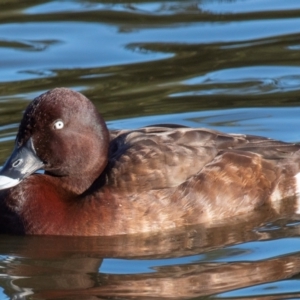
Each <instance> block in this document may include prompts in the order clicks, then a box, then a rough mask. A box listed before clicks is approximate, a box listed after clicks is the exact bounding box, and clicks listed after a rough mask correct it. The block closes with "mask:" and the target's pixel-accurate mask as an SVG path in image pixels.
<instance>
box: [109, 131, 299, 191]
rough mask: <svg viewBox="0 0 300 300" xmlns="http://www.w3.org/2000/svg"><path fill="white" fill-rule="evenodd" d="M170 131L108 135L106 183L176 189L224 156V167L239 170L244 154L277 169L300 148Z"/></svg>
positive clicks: (216, 134)
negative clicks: (266, 162)
mask: <svg viewBox="0 0 300 300" xmlns="http://www.w3.org/2000/svg"><path fill="white" fill-rule="evenodd" d="M174 127H175V126H172V127H171V126H170V127H168V126H164V127H163V126H160V127H158V126H153V127H146V128H142V129H140V130H136V131H129V130H128V131H124V130H123V131H111V144H110V153H109V165H110V169H111V172H110V173H109V174H110V176H109V179H110V184H113V185H114V186H123V185H127V184H130V186H132V185H134V186H135V188H137V187H140V188H141V189H145V188H149V189H151V188H152V189H162V188H169V187H175V186H178V185H180V184H182V183H184V182H185V181H187V180H188V179H189V178H190V177H191V176H195V175H196V174H198V173H199V172H201V170H203V168H204V167H207V166H209V165H210V164H212V163H214V162H216V160H218V161H220V159H221V160H222V157H224V154H225V153H227V156H228V155H230V161H227V160H224V163H225V162H226V164H227V163H230V164H237V165H238V166H239V167H240V169H241V171H242V169H243V162H242V157H245V155H246V156H250V157H260V158H261V160H267V161H268V162H269V163H271V164H273V165H274V168H275V166H281V165H282V164H284V163H285V162H288V161H289V159H292V158H293V157H294V156H295V153H297V151H298V150H299V149H300V145H299V144H290V143H284V142H280V141H276V140H272V139H268V138H264V137H259V136H252V135H243V134H226V133H222V132H218V131H215V130H209V129H202V128H200V129H193V128H187V127H176V128H174ZM255 154H258V156H256V155H255ZM245 164H247V162H246V161H245ZM245 167H246V165H245ZM295 171H297V166H295Z"/></svg>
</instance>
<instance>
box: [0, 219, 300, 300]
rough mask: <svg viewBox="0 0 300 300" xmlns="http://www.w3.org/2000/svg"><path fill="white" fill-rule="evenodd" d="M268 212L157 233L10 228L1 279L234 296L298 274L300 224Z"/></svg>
mask: <svg viewBox="0 0 300 300" xmlns="http://www.w3.org/2000/svg"><path fill="white" fill-rule="evenodd" d="M268 218H269V216H267V215H266V214H262V213H261V214H256V215H255V216H252V217H249V218H247V219H244V220H234V221H231V222H226V223H223V224H219V225H216V226H214V227H212V228H205V226H193V227H187V228H184V229H182V230H176V231H170V232H164V233H157V234H152V235H136V236H135V235H133V236H116V237H107V238H94V237H91V238H82V237H81V238H72V237H67V238H65V237H61V238H60V237H12V236H2V237H1V238H0V249H1V252H2V253H3V254H2V261H1V264H0V267H1V268H2V270H3V271H2V274H3V275H4V274H5V276H3V277H2V280H1V281H0V282H2V284H3V285H2V286H3V288H4V292H5V293H6V294H9V295H13V297H14V298H15V299H19V298H22V299H23V297H25V296H26V295H28V296H29V295H34V298H36V299H65V298H69V299H94V297H95V299H96V297H100V298H101V299H108V298H110V299H111V297H112V298H113V299H119V297H120V298H121V299H124V298H126V299H127V298H132V297H134V298H137V299H150V298H152V297H158V298H159V299H167V298H168V299H169V298H171V299H190V298H194V297H200V296H201V297H202V296H208V295H212V294H217V293H218V294H219V296H218V297H221V298H223V297H225V298H226V297H227V296H226V292H227V291H228V290H233V289H234V290H236V292H235V293H241V292H240V291H239V289H241V291H243V288H245V287H248V286H253V285H256V286H258V287H259V285H260V284H266V283H268V282H274V281H280V280H285V279H286V278H290V277H293V278H294V277H295V276H296V277H295V278H294V279H293V280H297V274H298V273H299V271H300V256H299V253H298V252H295V251H294V248H293V246H294V245H298V246H300V239H299V237H298V234H299V224H298V223H297V222H296V224H293V225H292V227H291V223H292V222H293V221H289V222H287V223H285V222H286V221H285V222H282V221H281V222H280V223H279V224H278V225H277V226H276V225H275V224H273V225H272V226H270V224H269V225H266V227H256V226H257V225H258V224H261V222H266V221H267V219H268ZM253 228H256V230H253ZM279 228H280V230H279ZM287 233H288V234H287ZM254 241H255V242H254ZM282 244H284V246H283V247H282V246H281V245H282ZM29 287H30V288H29ZM253 292H255V290H254V291H253V290H251V289H250V292H249V291H248V292H247V291H246V293H244V296H245V295H246V296H247V294H248V293H250V294H251V293H253ZM298 292H299V294H300V291H299V290H298ZM229 294H230V293H229ZM271 295H273V296H274V293H271ZM273 296H271V298H270V299H274V298H272V297H273ZM218 297H217V298H218ZM212 298H214V297H212Z"/></svg>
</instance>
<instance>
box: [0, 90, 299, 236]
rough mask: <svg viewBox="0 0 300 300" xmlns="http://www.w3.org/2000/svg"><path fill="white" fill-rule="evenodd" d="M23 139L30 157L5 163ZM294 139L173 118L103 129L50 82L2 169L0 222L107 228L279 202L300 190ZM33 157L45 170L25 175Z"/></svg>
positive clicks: (16, 227)
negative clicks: (146, 124) (137, 126)
mask: <svg viewBox="0 0 300 300" xmlns="http://www.w3.org/2000/svg"><path fill="white" fill-rule="evenodd" d="M24 149H25V150H26V151H27V152H28V153H29V154H27V152H26V158H27V156H28V157H29V159H27V160H26V159H24V161H25V163H24V165H22V163H23V161H22V163H20V164H21V165H18V164H17V166H16V167H13V165H14V164H16V162H19V161H18V160H20V158H21V159H23V156H22V155H23V154H22V153H24V152H25V150H24ZM28 149H29V150H28ZM299 149H300V145H298V144H290V143H284V142H280V141H275V140H271V139H268V138H264V137H257V136H250V135H242V134H225V133H221V132H217V131H214V130H208V129H199V128H198V129H194V128H187V127H184V126H180V125H156V126H151V127H145V128H141V129H137V130H119V131H118V130H115V131H110V132H109V131H108V130H107V128H106V125H105V123H104V121H103V120H102V118H101V116H100V115H99V113H98V112H97V111H96V109H95V107H94V106H93V105H92V104H91V102H90V101H89V100H88V99H86V98H85V97H84V96H83V95H81V94H79V93H77V92H74V91H71V90H68V89H65V88H58V89H54V90H52V91H49V92H47V93H45V94H43V95H41V96H39V97H38V98H36V99H35V100H34V102H33V103H32V104H31V105H29V107H28V108H27V110H26V111H25V113H24V118H23V120H22V122H21V125H20V129H19V133H18V136H17V139H16V147H15V150H14V152H13V155H12V157H11V158H10V159H9V160H8V161H7V163H6V165H5V166H4V168H3V169H2V170H1V173H0V189H1V188H2V189H4V190H3V191H2V192H1V193H0V225H2V226H0V227H3V231H5V232H11V233H25V234H59V235H112V234H127V233H138V232H149V231H158V230H165V229H168V228H174V227H179V226H183V225H188V224H197V223H201V222H214V221H218V220H223V219H226V218H230V217H234V216H238V215H241V214H245V213H251V212H255V210H256V209H259V207H260V206H262V205H268V206H269V207H270V209H272V210H275V211H277V212H279V211H280V206H281V205H284V200H283V199H285V198H287V197H292V196H297V195H298V189H299V187H298V186H297V180H298V179H297V176H296V175H297V173H298V172H299V170H300V165H299V162H300V159H299V155H300V154H299V151H298V150H299ZM28 160H29V161H30V162H29V163H27V162H26V161H28ZM33 161H34V163H33V165H34V166H32V165H30V163H32V162H33ZM41 167H42V168H44V169H45V174H32V175H30V173H33V172H34V171H35V170H36V169H39V168H41ZM18 176H19V177H18ZM295 176H296V177H295ZM297 199H298V198H297ZM281 200H283V201H281ZM298 209H299V208H298V202H297V201H296V202H295V207H294V210H295V212H297V211H298ZM0 230H1V229H0Z"/></svg>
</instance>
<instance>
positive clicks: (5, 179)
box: [0, 175, 20, 190]
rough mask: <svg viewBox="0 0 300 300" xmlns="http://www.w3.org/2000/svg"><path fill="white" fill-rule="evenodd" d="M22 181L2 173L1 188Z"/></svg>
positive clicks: (0, 177) (9, 186)
mask: <svg viewBox="0 0 300 300" xmlns="http://www.w3.org/2000/svg"><path fill="white" fill-rule="evenodd" d="M19 183H20V180H18V179H13V178H10V177H7V176H2V175H0V190H4V189H8V188H11V187H13V186H15V185H17V184H19Z"/></svg>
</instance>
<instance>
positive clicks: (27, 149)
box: [0, 138, 44, 190]
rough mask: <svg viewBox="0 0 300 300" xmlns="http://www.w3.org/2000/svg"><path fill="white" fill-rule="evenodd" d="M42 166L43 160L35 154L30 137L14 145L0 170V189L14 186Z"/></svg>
mask: <svg viewBox="0 0 300 300" xmlns="http://www.w3.org/2000/svg"><path fill="white" fill-rule="evenodd" d="M43 166H44V164H43V162H42V161H41V160H40V159H39V158H38V156H37V155H36V152H35V150H34V147H33V143H32V140H31V138H30V139H29V140H28V141H27V142H26V144H24V145H23V146H21V147H17V146H15V149H14V151H13V153H12V155H11V156H10V158H9V159H8V160H7V161H6V163H5V165H4V166H3V168H2V170H1V171H0V190H3V189H8V188H11V187H13V186H16V185H17V184H19V183H20V182H21V181H22V180H23V179H24V178H26V177H28V176H29V175H30V174H32V173H34V172H35V171H37V170H39V169H41V168H42V167H43Z"/></svg>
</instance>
